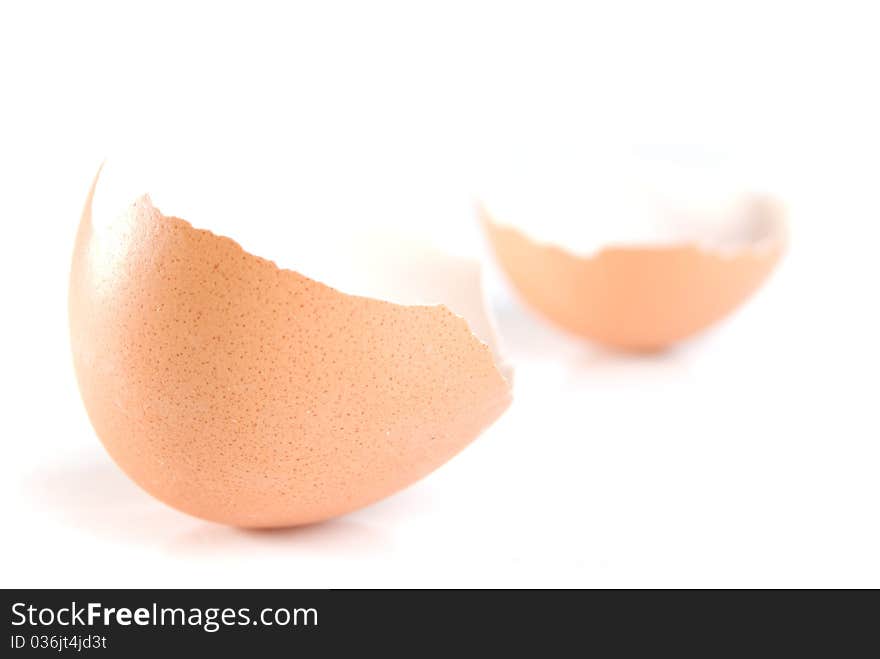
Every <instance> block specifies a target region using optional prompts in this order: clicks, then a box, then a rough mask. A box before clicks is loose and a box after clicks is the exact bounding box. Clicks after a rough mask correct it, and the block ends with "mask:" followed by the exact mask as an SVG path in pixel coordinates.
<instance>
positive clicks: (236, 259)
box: [69, 179, 510, 527]
mask: <svg viewBox="0 0 880 659" xmlns="http://www.w3.org/2000/svg"><path fill="white" fill-rule="evenodd" d="M95 183H96V184H97V183H98V179H96V181H95ZM98 194H100V191H99V192H98ZM94 195H95V186H94V185H93V187H92V190H91V192H90V194H89V198H88V202H87V204H86V207H85V209H84V212H83V217H82V219H81V224H80V229H79V233H78V235H77V240H76V246H75V250H74V256H73V266H72V271H71V279H70V297H69V312H70V331H71V341H72V349H73V357H74V365H75V369H76V374H77V378H78V382H79V386H80V391H81V394H82V397H83V400H84V402H85V406H86V409H87V411H88V414H89V417H90V419H91V421H92V424H93V425H94V428H95V430H96V432H97V434H98V436H99V437H100V439H101V441H102V442H103V444H104V446H105V447H106V449H107V451H108V452H109V453H110V455H111V456H112V457H113V459H114V460H115V461H116V462H117V463H118V464H119V465H120V467H121V468H122V469H123V470H124V471H125V472H126V473H127V474H128V475H129V476H130V477H131V478H132V479H134V480H135V481H136V482H137V483H138V484H139V485H140V486H142V487H143V488H144V489H145V490H147V491H148V492H150V493H151V494H153V495H154V496H156V497H157V498H159V499H161V500H162V501H164V502H165V503H167V504H169V505H171V506H173V507H175V508H178V509H179V510H182V511H184V512H187V513H190V514H192V515H195V516H197V517H201V518H204V519H208V520H213V521H217V522H221V523H225V524H230V525H237V526H244V527H276V526H289V525H296V524H304V523H309V522H315V521H319V520H323V519H327V518H329V517H333V516H336V515H340V514H343V513H345V512H348V511H351V510H354V509H356V508H359V507H362V506H364V505H367V504H369V503H371V502H374V501H376V500H378V499H381V498H383V497H385V496H388V495H390V494H392V493H393V492H395V491H397V490H399V489H401V488H403V487H405V486H407V485H409V484H411V483H413V482H414V481H416V480H418V479H419V478H421V477H423V476H425V475H426V474H428V473H429V472H430V471H432V470H433V469H435V468H436V467H438V466H439V465H441V464H443V463H444V462H446V461H447V460H448V459H449V458H451V457H452V456H453V455H455V454H456V453H458V452H459V451H460V450H461V449H462V448H464V447H465V446H466V445H467V444H468V443H469V442H470V441H472V440H473V439H474V438H475V437H476V436H477V435H478V434H479V433H480V432H481V431H482V430H483V429H484V428H486V427H487V426H488V425H490V424H491V423H492V422H493V421H494V420H495V419H496V418H497V417H498V416H499V415H500V414H501V413H502V412H503V411H504V409H505V408H506V407H507V406H508V405H509V403H510V391H509V387H508V384H507V382H506V381H505V380H504V378H503V377H502V376H501V375H500V374H499V372H498V370H497V369H496V367H495V365H494V362H493V359H492V356H491V354H490V352H489V350H488V348H487V347H486V346H485V345H483V344H482V343H481V342H480V341H478V340H477V339H476V338H475V337H474V336H473V335H472V333H471V332H470V330H469V328H468V326H467V324H466V322H465V321H464V320H463V319H461V318H459V317H458V316H456V315H454V314H453V313H451V312H450V311H448V310H447V309H446V308H445V307H442V306H430V307H428V306H422V307H420V306H400V305H394V304H391V303H387V302H383V301H380V300H375V299H370V298H363V297H355V296H349V295H346V294H343V293H341V292H339V291H337V290H334V289H332V288H329V287H327V286H325V285H323V284H321V283H318V282H316V281H313V280H311V279H308V278H307V277H304V276H302V275H300V274H298V273H296V272H293V271H289V270H282V269H279V268H278V267H276V266H275V264H274V263H272V262H270V261H267V260H264V259H261V258H258V257H255V256H252V255H250V254H248V253H246V252H245V251H244V250H243V249H242V248H241V247H240V246H239V245H238V244H237V243H235V242H234V241H232V240H230V239H228V238H223V237H219V236H216V235H214V234H212V233H210V232H208V231H204V230H199V229H194V228H193V227H192V226H190V225H189V224H188V223H187V222H185V221H183V220H181V219H177V218H173V217H165V216H163V215H162V214H161V213H160V212H159V211H158V210H157V209H156V208H154V207H153V206H152V204H151V203H150V201H149V199H148V198H146V197H142V198H139V199H136V200H132V204H131V205H130V206H129V208H128V209H127V211H126V212H125V213H124V214H123V215H122V216H121V217H119V218H118V219H117V220H115V221H114V222H112V223H111V224H110V225H108V226H106V227H103V226H102V227H100V229H99V228H97V227H96V226H94V224H93V222H92V218H91V202H92V198H93V196H94ZM86 486H87V485H86Z"/></svg>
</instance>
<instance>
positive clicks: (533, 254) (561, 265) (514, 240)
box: [480, 199, 786, 351]
mask: <svg viewBox="0 0 880 659" xmlns="http://www.w3.org/2000/svg"><path fill="white" fill-rule="evenodd" d="M480 212H481V216H482V219H483V224H484V226H485V229H486V232H487V235H488V237H489V242H490V244H491V245H492V247H493V249H494V251H495V254H496V256H497V259H498V261H499V263H500V265H501V267H502V269H503V270H504V271H505V273H506V274H507V276H508V277H509V279H510V280H511V282H512V283H513V285H514V287H515V288H516V289H517V291H518V292H519V293H520V295H521V296H522V297H523V299H524V300H525V301H526V302H527V303H528V304H529V305H530V306H531V307H533V308H534V309H536V310H537V311H538V312H540V313H541V314H543V315H544V316H546V317H547V318H548V319H550V320H551V321H553V322H554V323H555V324H556V325H558V326H559V327H561V328H563V329H565V330H568V331H570V332H573V333H575V334H579V335H581V336H583V337H586V338H588V339H591V340H593V341H597V342H599V343H602V344H605V345H607V346H610V347H613V348H618V349H624V350H633V351H652V350H658V349H662V348H665V347H668V346H670V345H671V344H673V343H676V342H678V341H681V340H683V339H686V338H688V337H691V336H693V335H694V334H697V333H698V332H700V331H702V330H704V329H706V328H707V327H709V326H710V325H712V324H713V323H715V322H717V321H718V320H720V319H721V318H723V317H724V316H726V315H728V314H729V313H731V312H732V311H733V310H734V309H736V308H737V307H738V306H739V305H740V304H742V303H743V302H744V301H745V300H746V299H747V298H748V297H749V296H750V295H751V294H752V293H754V292H755V290H757V289H758V287H759V286H760V285H761V284H762V282H764V280H765V279H766V278H767V276H768V275H769V273H770V272H771V271H772V270H773V268H774V266H775V265H776V263H777V262H778V261H779V259H780V257H781V255H782V253H783V251H784V247H785V242H786V241H785V234H786V231H785V223H784V219H783V213H782V209H781V207H780V206H779V205H778V204H777V203H775V202H773V201H771V200H768V199H760V200H756V202H755V204H754V206H753V208H752V212H753V215H752V220H753V224H754V227H755V229H756V230H755V233H754V240H753V241H752V243H751V244H748V245H745V246H740V247H731V248H724V249H721V248H712V247H707V246H700V245H696V244H693V245H691V244H682V245H663V246H657V247H652V246H633V247H629V246H626V247H608V248H605V249H602V250H600V251H598V252H597V253H596V254H594V255H590V256H580V255H576V254H573V253H570V252H568V251H566V250H565V249H563V248H561V247H558V246H555V245H550V244H544V243H539V242H536V241H534V240H532V239H531V238H529V237H527V236H526V235H525V234H524V233H522V232H521V231H519V230H518V229H516V228H514V227H512V226H508V225H504V224H501V223H499V222H498V221H496V220H495V219H493V218H491V217H490V216H489V213H488V211H487V210H486V209H485V208H481V209H480Z"/></svg>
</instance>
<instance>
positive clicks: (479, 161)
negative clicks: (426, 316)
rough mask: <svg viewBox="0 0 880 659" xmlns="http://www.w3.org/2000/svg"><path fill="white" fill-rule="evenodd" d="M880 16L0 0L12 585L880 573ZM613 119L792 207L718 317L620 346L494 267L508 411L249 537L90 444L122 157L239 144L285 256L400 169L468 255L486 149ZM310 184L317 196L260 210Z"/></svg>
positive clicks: (258, 242)
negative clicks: (87, 260)
mask: <svg viewBox="0 0 880 659" xmlns="http://www.w3.org/2000/svg"><path fill="white" fill-rule="evenodd" d="M878 24H880V16H878V15H876V14H875V13H874V12H873V11H872V3H867V2H866V3H864V4H861V5H857V4H853V3H846V2H816V3H803V2H799V3H791V4H788V3H779V2H759V3H746V2H730V3H718V2H694V3H678V2H672V3H670V2H667V3H626V2H616V3H602V7H600V6H598V3H596V4H595V5H594V4H591V3H572V4H570V5H563V4H558V3H551V2H535V3H510V2H508V3H498V4H488V3H483V2H465V3H454V2H442V3H441V2H438V3H422V2H407V3H399V4H386V3H351V4H339V3H334V2H315V3H280V2H279V3H277V4H263V3H257V2H247V3H235V4H232V3H230V4H226V3H219V2H212V3H204V4H196V3H184V2H174V3H169V4H168V5H165V4H164V3H159V2H149V3H142V4H141V5H139V6H137V5H133V4H131V3H122V2H113V3H106V4H97V3H89V2H76V3H74V2H70V3H60V2H59V3H57V4H49V3H41V2H16V1H7V2H4V3H3V4H2V8H0V209H2V213H3V223H2V231H3V257H2V260H0V268H2V286H3V296H2V305H3V313H2V325H0V336H2V342H0V345H2V349H3V392H2V393H3V401H4V402H3V413H2V415H0V419H2V425H0V440H2V449H0V450H2V455H0V495H2V496H0V505H2V507H3V509H2V510H3V521H4V533H3V536H4V537H3V541H2V543H0V557H2V562H0V583H2V585H3V586H21V587H36V586H126V587H134V586H157V587H159V586H259V587H263V586H287V587H298V586H303V587H306V586H308V587H342V586H352V587H356V586H585V587H593V586H874V587H880V560H878V556H880V515H878V509H880V479H878V476H877V475H878V471H880V432H878V430H880V423H878V420H877V415H878V405H877V398H878V396H877V392H878V384H877V377H878V366H880V359H878V348H877V343H878V336H880V323H878V318H877V316H878V314H877V306H878V298H880V296H878V283H880V265H878V264H880V256H878V255H880V228H878V226H880V224H878V222H880V203H878V198H877V197H878V194H877V190H878V180H880V178H878V172H880V169H878V162H880V159H878V156H877V153H878V151H877V148H878V146H880V132H878V117H880V97H878V92H877V89H878V84H877V75H878V74H877V69H878V64H880V40H878V39H877V26H878ZM600 141H601V142H603V143H605V144H611V145H615V144H617V145H621V146H624V145H627V144H630V143H640V144H641V143H651V144H655V143H657V144H667V143H674V144H679V143H686V144H690V145H697V146H699V147H702V146H706V147H711V148H712V149H724V150H726V152H729V153H735V154H736V157H737V158H738V159H739V160H740V161H741V162H744V163H746V166H747V167H748V168H749V169H750V170H751V171H752V173H754V175H755V177H756V178H760V179H761V180H762V181H765V182H770V183H771V184H772V185H775V186H777V188H778V191H779V193H780V194H783V195H784V196H785V197H786V199H787V200H788V202H789V206H790V210H791V229H792V244H791V248H790V251H789V254H788V256H787V258H786V260H785V261H784V262H783V263H782V265H781V267H780V268H779V270H778V271H777V273H776V274H775V276H774V277H773V279H772V280H771V281H770V282H769V283H768V285H767V286H766V287H765V288H763V289H762V290H761V291H760V293H759V294H758V295H757V296H756V297H755V298H754V299H753V300H752V301H751V302H750V303H749V304H748V305H747V306H746V307H744V308H743V309H742V311H741V312H740V313H738V314H736V315H735V316H733V317H732V318H730V319H729V320H728V321H727V322H725V323H724V324H723V325H721V326H720V327H718V328H717V329H716V330H715V331H713V332H711V333H709V334H707V335H705V336H704V337H702V338H700V339H698V340H696V341H693V342H691V343H689V344H687V345H685V346H682V347H681V348H679V349H677V350H675V351H672V352H670V353H667V354H663V355H660V356H655V357H640V358H637V357H626V356H621V355H617V354H611V353H607V352H604V351H602V350H600V349H597V348H595V347H592V346H590V345H588V344H586V343H584V342H582V341H580V340H577V339H574V338H571V337H568V336H566V335H564V334H562V333H560V332H558V331H556V330H554V329H552V328H550V327H549V326H547V325H545V324H544V323H543V322H542V321H541V320H539V319H537V318H535V317H534V316H532V315H531V314H530V313H529V312H527V311H526V310H525V309H523V308H522V307H521V305H520V304H519V303H518V302H517V301H516V299H515V297H514V296H513V295H512V294H511V293H510V291H508V290H507V288H506V286H505V284H504V283H503V280H502V279H501V278H500V276H499V275H498V273H497V272H496V271H495V269H494V266H493V265H492V264H491V260H490V259H488V258H487V264H488V269H489V270H488V271H489V279H490V292H491V296H492V303H493V307H494V308H495V312H496V315H497V317H498V322H499V326H500V330H501V333H502V335H503V338H504V341H505V343H506V344H507V347H508V353H509V355H510V359H511V361H512V362H514V364H515V366H516V368H517V377H516V388H515V392H514V396H515V399H514V404H513V406H512V407H511V408H510V410H509V411H508V412H507V413H506V414H505V415H504V416H503V417H502V418H501V419H500V420H499V421H498V422H497V423H496V424H495V425H494V426H493V427H492V428H491V429H490V430H489V431H487V432H486V433H485V434H484V435H482V436H481V437H480V438H479V439H478V440H477V441H476V442H475V443H474V444H473V445H472V446H471V447H469V448H468V449H467V450H466V451H465V452H464V453H462V454H461V455H460V456H458V457H457V458H456V459H454V460H453V461H452V462H450V463H449V464H447V465H445V466H444V467H442V468H441V469H439V470H438V471H437V472H435V474H433V475H432V476H430V477H429V478H427V479H425V480H424V481H422V482H420V483H418V484H416V485H414V486H413V487H411V488H409V489H407V490H405V491H403V492H401V493H400V494H398V495H396V496H394V497H392V498H390V499H388V500H386V501H384V502H381V503H379V504H376V505H374V506H371V507H369V508H367V509H364V510H361V511H358V512H356V513H354V514H351V515H348V516H346V517H344V518H341V519H338V520H334V521H331V522H328V523H325V524H321V525H316V526H312V527H308V528H301V529H290V530H280V531H271V532H267V531H263V532H254V531H243V530H235V529H229V528H224V527H221V526H216V525H212V524H209V523H205V522H201V521H199V520H196V519H192V518H189V517H187V516H185V515H183V514H180V513H177V512H176V511H173V510H170V509H168V508H166V507H165V506H163V505H162V504H160V503H158V502H156V501H155V500H153V499H152V498H151V497H149V496H148V495H146V494H144V493H143V492H141V491H140V490H139V489H138V488H137V487H136V486H135V485H133V484H132V483H131V482H130V481H129V480H128V479H127V478H126V477H125V476H124V475H123V474H122V473H121V472H120V471H119V470H118V469H117V468H116V467H115V466H114V465H113V464H112V463H111V461H110V459H109V458H108V457H107V455H106V454H105V453H104V451H103V449H102V447H101V445H100V443H99V441H98V440H97V438H96V437H95V436H94V433H93V431H92V429H91V427H90V425H89V422H88V420H87V417H86V414H85V411H84V409H83V408H82V404H81V402H80V400H79V396H78V393H77V390H76V383H75V380H74V376H73V371H72V367H71V363H70V357H69V346H68V337H67V325H66V322H67V321H66V287H67V272H68V268H69V262H70V254H71V249H72V244H73V236H74V232H75V228H76V223H77V221H78V215H79V211H80V208H81V205H82V202H83V199H84V196H85V192H86V189H87V186H88V184H89V182H90V180H91V177H92V175H93V173H94V170H95V168H96V166H97V164H98V163H99V162H100V161H101V159H102V158H104V157H105V156H106V155H108V154H109V153H115V152H120V151H122V152H123V153H126V154H127V155H135V156H136V155H137V149H139V148H147V147H145V146H144V145H147V146H148V147H149V148H150V149H152V150H153V151H154V152H155V151H156V150H157V149H161V150H162V151H161V152H162V153H164V154H167V157H168V158H169V159H174V158H175V154H176V153H177V152H178V151H183V150H187V151H188V152H190V153H192V152H193V151H195V152H198V153H201V155H202V156H203V157H205V158H206V159H208V160H211V161H212V162H214V163H215V165H216V163H221V165H220V166H222V163H225V162H228V163H235V164H236V166H237V167H239V168H242V167H245V168H246V167H247V166H248V164H249V163H251V162H253V164H254V168H255V171H258V172H259V174H258V175H256V176H252V177H251V178H252V179H255V180H256V183H254V181H253V180H250V181H249V183H248V187H247V188H246V189H245V190H237V191H230V190H221V191H218V192H217V194H218V195H220V198H221V199H222V195H223V194H231V195H232V193H233V192H234V193H235V195H237V197H236V198H237V199H238V201H237V202H236V203H239V204H241V203H242V202H241V199H242V198H246V197H247V195H252V196H253V197H254V205H255V207H259V208H260V211H259V212H254V214H253V215H252V216H249V217H241V218H240V220H239V224H240V226H238V227H237V228H236V227H233V228H234V229H236V233H235V234H234V236H235V237H237V238H239V239H240V240H241V241H242V242H243V243H244V245H245V246H246V247H249V248H253V249H255V250H256V251H260V250H259V249H257V248H258V247H259V248H261V247H263V246H265V247H266V249H268V251H270V252H272V253H269V254H265V255H266V256H270V257H273V258H277V259H279V260H280V261H282V262H283V260H284V259H283V256H284V254H283V252H284V245H285V244H286V243H287V244H290V243H297V244H302V243H303V242H304V241H308V240H309V236H310V232H311V231H312V230H313V228H314V226H315V225H316V223H317V222H319V221H323V219H326V218H321V217H319V215H320V212H319V208H320V206H321V204H320V203H319V202H320V200H321V199H326V200H328V204H327V207H326V209H325V210H324V211H323V212H324V213H325V215H333V214H335V215H337V216H338V215H346V217H345V218H342V219H344V220H345V221H351V222H356V221H360V220H362V219H370V216H371V215H375V214H381V212H382V211H381V210H380V209H381V207H382V203H383V202H382V199H383V197H385V196H388V195H390V194H392V192H391V191H392V190H394V189H395V187H396V188H398V189H399V190H400V191H401V193H402V195H403V198H404V199H405V203H401V204H398V205H397V206H395V211H394V212H396V213H398V214H407V213H408V215H407V219H408V220H410V221H411V222H412V223H413V224H414V225H419V226H420V227H421V228H423V229H425V230H427V231H429V232H432V233H434V234H436V235H437V237H438V239H440V240H447V241H449V240H450V237H453V236H454V242H457V243H460V245H461V246H463V247H464V248H466V249H468V250H471V251H473V252H475V253H480V250H481V249H482V247H481V243H480V240H479V234H478V232H477V231H476V230H475V229H474V227H473V223H474V219H473V217H472V214H471V213H470V209H469V205H468V203H467V199H468V195H470V194H471V192H472V188H471V186H472V184H473V181H474V180H475V178H478V177H479V175H480V173H481V172H485V171H487V169H490V168H491V166H492V165H491V163H492V162H493V160H494V161H496V162H502V161H509V159H510V158H516V157H517V154H520V153H523V152H524V151H525V150H527V149H528V148H532V147H536V148H541V147H542V146H543V145H545V144H553V143H564V144H566V145H567V146H568V147H571V146H572V145H574V147H575V148H581V145H582V148H584V149H588V148H590V147H589V145H590V144H593V143H598V142H600ZM255 154H258V155H255ZM194 177H197V174H194ZM371 177H372V178H371ZM374 179H376V180H380V181H381V184H377V185H375V186H374V185H373V184H372V183H371V181H373V180H374ZM383 186H384V187H383ZM316 191H317V192H316ZM352 191H354V192H352ZM235 195H233V196H235ZM309 195H311V199H312V202H310V204H300V205H301V206H302V207H304V208H308V209H311V210H312V211H314V212H315V214H316V215H315V216H309V215H308V214H307V213H306V214H303V213H301V212H296V213H294V212H293V210H291V209H294V208H297V204H296V203H293V202H291V208H286V207H285V209H284V210H279V211H278V212H277V215H267V213H266V212H264V210H263V209H265V208H266V207H270V208H271V207H272V206H273V204H275V205H277V203H278V200H279V199H282V198H285V197H286V198H289V199H293V200H298V199H301V198H308V197H309ZM339 199H343V200H345V203H342V202H340V201H339ZM358 206H362V207H363V209H364V210H363V218H362V217H354V218H353V217H351V212H352V209H356V208H357V207H358ZM404 211H406V212H404ZM333 219H335V220H339V221H341V218H340V217H334V218H333ZM202 224H204V222H202ZM212 228H214V227H212ZM222 228H223V229H226V228H227V227H222ZM266 236H271V239H268V238H266ZM469 241H470V242H469ZM264 251H265V250H264ZM261 253H262V252H261ZM328 258H332V254H331V255H328ZM285 265H290V266H291V267H295V265H296V264H295V263H290V264H288V263H285Z"/></svg>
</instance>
